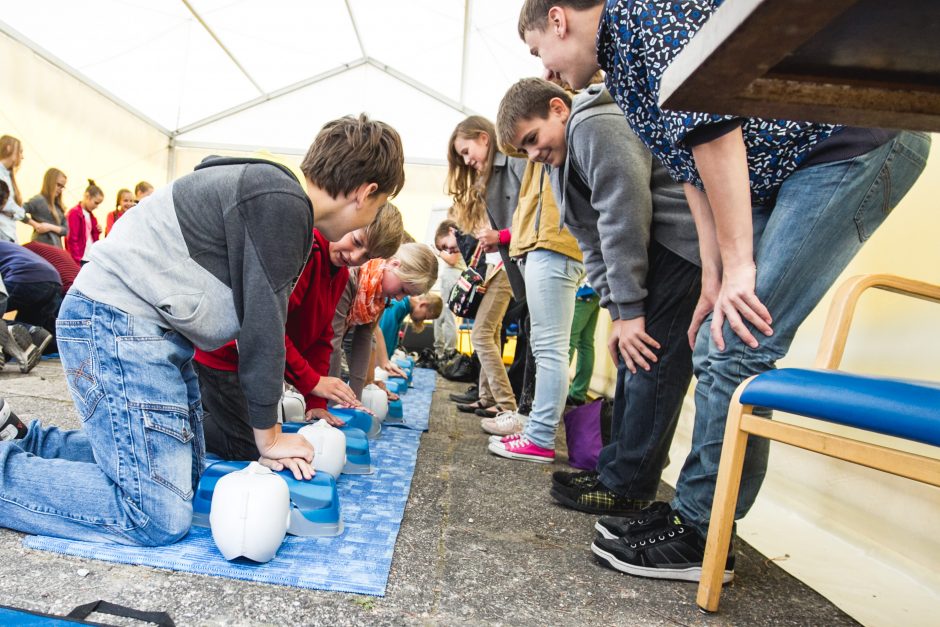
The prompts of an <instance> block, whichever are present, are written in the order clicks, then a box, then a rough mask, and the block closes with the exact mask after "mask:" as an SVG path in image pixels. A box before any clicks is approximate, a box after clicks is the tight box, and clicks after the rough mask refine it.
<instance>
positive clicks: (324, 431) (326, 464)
mask: <svg viewBox="0 0 940 627" xmlns="http://www.w3.org/2000/svg"><path fill="white" fill-rule="evenodd" d="M297 433H299V434H300V435H302V436H304V437H305V438H306V439H307V441H308V442H310V445H311V446H313V451H314V453H313V469H314V470H316V471H317V472H325V473H328V474H330V475H333V478H334V479H335V478H337V477H339V475H340V473H342V472H343V466H345V465H346V434H345V433H343V432H342V431H340V430H339V429H337V428H336V427H332V426H330V425H329V424H328V423H327V422H326V421H325V420H318V421H317V422H315V423H313V424H311V425H307V426H306V427H301V429H300V430H299V431H298V432H297Z"/></svg>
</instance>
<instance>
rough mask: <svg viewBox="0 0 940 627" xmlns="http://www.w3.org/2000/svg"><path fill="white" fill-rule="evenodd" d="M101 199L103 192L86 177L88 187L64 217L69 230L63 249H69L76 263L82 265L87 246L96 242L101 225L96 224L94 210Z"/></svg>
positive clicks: (99, 234) (102, 198)
mask: <svg viewBox="0 0 940 627" xmlns="http://www.w3.org/2000/svg"><path fill="white" fill-rule="evenodd" d="M102 200H104V192H102V191H101V188H100V187H98V186H97V185H95V182H94V181H93V180H91V179H88V187H87V188H86V189H85V193H84V194H83V195H82V199H81V201H80V202H79V203H78V204H77V205H75V206H74V207H72V208H71V209H69V212H68V215H67V217H66V219H67V221H68V225H69V232H68V235H66V236H65V249H66V250H67V251H69V254H70V255H72V259H74V260H75V263H77V264H78V265H82V259H83V258H84V257H85V252H86V251H87V250H88V247H89V246H91V244H92V243H94V242H97V241H98V238H99V237H100V236H101V227H100V226H98V220H97V218H95V214H94V211H95V209H97V208H98V205H100V204H101V201H102Z"/></svg>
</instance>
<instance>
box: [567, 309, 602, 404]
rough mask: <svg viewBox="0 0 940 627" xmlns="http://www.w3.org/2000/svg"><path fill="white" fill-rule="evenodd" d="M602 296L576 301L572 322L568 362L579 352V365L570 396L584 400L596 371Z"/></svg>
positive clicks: (576, 368)
mask: <svg viewBox="0 0 940 627" xmlns="http://www.w3.org/2000/svg"><path fill="white" fill-rule="evenodd" d="M599 303H600V298H599V297H598V296H597V295H596V294H595V295H594V296H591V297H590V298H589V299H588V300H581V299H580V298H579V299H576V300H575V301H574V320H573V321H572V322H571V341H570V343H569V345H568V363H571V359H572V358H573V357H574V353H575V351H577V352H578V365H577V366H576V367H575V372H574V379H572V381H571V386H570V387H569V388H568V396H570V397H571V398H573V399H575V400H578V401H583V400H585V399H586V398H587V391H588V386H589V385H590V384H591V375H592V374H593V373H594V329H596V328H597V314H598V312H600V310H601V308H600V304H599Z"/></svg>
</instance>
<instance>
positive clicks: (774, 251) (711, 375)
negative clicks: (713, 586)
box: [674, 131, 930, 529]
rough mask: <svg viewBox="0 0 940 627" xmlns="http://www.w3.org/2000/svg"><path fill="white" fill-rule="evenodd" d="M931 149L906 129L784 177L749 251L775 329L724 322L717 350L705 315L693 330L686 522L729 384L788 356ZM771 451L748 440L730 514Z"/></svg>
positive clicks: (714, 464)
mask: <svg viewBox="0 0 940 627" xmlns="http://www.w3.org/2000/svg"><path fill="white" fill-rule="evenodd" d="M929 148H930V138H929V137H928V136H927V135H926V134H924V133H913V132H908V131H903V132H901V133H899V134H898V135H897V137H895V139H893V140H892V141H889V142H888V143H886V144H885V145H883V146H880V147H878V148H876V149H875V150H872V151H870V152H868V153H866V154H864V155H860V156H858V157H854V158H852V159H846V160H844V161H837V162H834V163H825V164H819V165H814V166H809V167H806V168H804V169H800V170H797V171H796V172H794V173H793V174H792V175H790V177H789V178H788V179H787V180H786V181H785V182H784V184H783V186H782V187H781V189H780V192H779V194H778V196H777V199H776V201H775V204H774V206H773V211H772V212H771V214H770V218H769V220H768V222H767V226H766V228H765V230H764V233H763V236H762V237H761V238H760V241H759V243H758V244H757V246H756V247H755V255H754V260H755V262H756V264H757V283H756V293H757V296H758V298H760V300H761V302H762V303H764V305H765V306H766V307H767V309H768V310H769V311H770V314H771V316H773V324H772V326H773V329H774V334H773V335H772V336H771V337H764V336H763V335H762V334H760V333H758V332H756V331H754V330H753V327H751V331H752V332H753V333H755V337H757V338H758V341H759V342H760V346H759V347H758V348H756V349H751V348H749V347H748V346H747V345H745V344H744V343H743V342H741V340H740V338H738V336H737V335H736V334H735V333H734V332H733V331H731V330H730V328H729V327H728V324H727V323H725V325H724V328H723V329H722V333H723V337H724V340H725V343H726V348H725V350H724V351H718V350H717V349H716V348H715V345H714V343H713V342H711V341H710V337H709V321H708V320H706V322H705V323H704V324H703V325H702V327H701V329H700V330H699V336H698V338H697V342H696V346H695V357H694V363H695V372H696V376H697V378H698V383H697V384H696V390H695V427H694V430H693V433H692V450H691V452H690V453H689V456H688V458H687V459H686V462H685V465H684V466H683V468H682V472H681V474H680V476H679V482H678V484H677V486H676V500H675V502H674V505H675V507H676V508H677V509H678V510H679V512H680V513H681V514H682V516H683V519H684V520H687V521H688V522H690V523H692V524H695V525H698V526H700V527H701V528H703V529H704V528H706V527H707V526H708V520H709V516H710V513H711V506H712V499H713V496H714V491H715V480H716V477H717V473H718V461H719V459H720V457H721V446H722V441H723V438H724V431H725V421H726V418H727V413H728V407H729V405H730V402H731V396H732V394H733V393H734V390H735V389H736V388H737V386H738V385H739V384H740V383H741V382H742V381H744V380H745V379H747V378H748V377H750V376H752V375H755V374H760V373H761V372H765V371H767V370H769V369H772V368H774V367H775V366H776V362H777V360H778V359H780V358H781V357H783V356H784V355H786V354H787V351H788V350H789V348H790V343H791V342H792V341H793V336H794V335H795V333H796V331H797V329H798V328H799V326H800V324H802V322H803V320H805V319H806V317H807V316H808V315H809V314H810V312H811V311H812V310H813V309H814V308H815V307H816V305H818V304H819V302H820V300H822V297H823V296H824V295H825V293H826V291H827V290H828V289H829V288H830V287H831V286H832V284H833V283H834V282H835V280H836V279H837V278H838V276H839V275H840V274H841V273H842V271H843V270H844V269H845V267H846V266H847V265H848V263H849V261H851V260H852V258H853V257H854V256H855V254H856V253H857V252H858V251H859V250H860V249H861V247H862V245H863V244H864V243H865V241H867V239H868V238H869V237H870V236H871V234H872V233H873V232H874V231H875V229H877V228H878V226H879V225H880V224H881V223H882V222H883V221H884V219H885V218H886V217H887V215H888V214H889V213H890V212H891V210H892V209H893V208H894V207H895V206H896V205H897V204H898V202H900V200H901V198H903V197H904V195H905V194H906V193H907V191H908V190H909V189H910V188H911V186H912V185H913V184H914V181H916V180H917V178H918V176H919V175H920V173H921V171H922V170H923V169H924V166H925V164H926V159H927V153H928V152H929ZM768 450H769V447H768V445H767V442H766V440H763V439H762V438H750V439H749V441H748V447H747V451H746V453H745V460H744V472H743V475H742V481H741V489H740V493H739V497H738V505H737V512H736V517H737V518H740V517H742V516H744V515H745V514H746V513H747V511H748V510H749V509H750V507H751V505H752V504H753V503H754V499H755V498H756V497H757V492H758V491H759V490H760V486H761V483H762V481H763V477H764V474H765V472H766V468H767V453H768Z"/></svg>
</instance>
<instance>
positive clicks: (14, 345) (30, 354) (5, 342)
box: [0, 321, 42, 374]
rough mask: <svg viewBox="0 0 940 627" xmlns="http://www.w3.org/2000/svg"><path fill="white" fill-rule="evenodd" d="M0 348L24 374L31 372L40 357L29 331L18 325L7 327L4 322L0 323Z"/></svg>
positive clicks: (40, 354)
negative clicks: (15, 362)
mask: <svg viewBox="0 0 940 627" xmlns="http://www.w3.org/2000/svg"><path fill="white" fill-rule="evenodd" d="M0 346H2V348H3V350H4V351H6V353H7V355H9V356H11V357H13V358H14V359H16V361H17V362H18V363H19V367H20V372H22V373H24V374H25V373H27V372H29V371H30V370H32V369H33V368H34V367H35V366H36V364H38V363H39V358H40V357H42V352H41V351H40V350H38V349H37V348H36V345H35V344H33V338H32V337H30V335H29V331H27V330H26V327H24V326H22V325H19V324H11V325H7V324H6V322H5V321H0Z"/></svg>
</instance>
